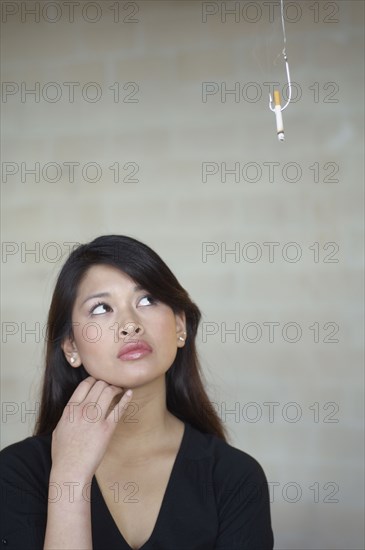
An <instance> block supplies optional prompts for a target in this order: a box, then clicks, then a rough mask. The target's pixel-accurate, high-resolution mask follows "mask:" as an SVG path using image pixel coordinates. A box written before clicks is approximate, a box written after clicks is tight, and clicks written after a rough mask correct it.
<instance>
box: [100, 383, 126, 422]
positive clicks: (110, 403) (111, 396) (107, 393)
mask: <svg viewBox="0 0 365 550" xmlns="http://www.w3.org/2000/svg"><path fill="white" fill-rule="evenodd" d="M123 392H124V390H123V388H120V387H119V386H113V385H112V384H110V385H107V386H106V387H105V388H104V389H103V390H102V392H101V393H100V395H99V398H98V401H97V405H98V406H100V408H101V409H102V411H103V413H104V417H106V416H108V414H109V411H110V410H111V409H113V408H114V406H115V404H116V402H117V401H119V400H120V398H121V396H122V395H121V394H123Z"/></svg>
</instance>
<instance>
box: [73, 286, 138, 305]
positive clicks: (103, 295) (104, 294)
mask: <svg viewBox="0 0 365 550" xmlns="http://www.w3.org/2000/svg"><path fill="white" fill-rule="evenodd" d="M140 290H143V286H141V285H136V286H135V287H134V288H133V291H134V292H139V291H140ZM110 297H111V294H110V292H98V293H97V294H91V295H90V296H88V297H87V298H85V300H84V301H83V302H82V304H81V305H82V306H83V305H84V304H85V303H86V302H88V301H89V300H93V299H94V298H110Z"/></svg>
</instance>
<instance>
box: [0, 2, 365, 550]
mask: <svg viewBox="0 0 365 550" xmlns="http://www.w3.org/2000/svg"><path fill="white" fill-rule="evenodd" d="M285 6H286V31H287V52H288V55H289V61H290V69H291V73H292V79H293V81H294V83H295V84H293V102H292V104H291V105H289V107H288V108H287V110H286V111H284V123H285V129H286V141H285V143H279V142H278V140H277V138H276V135H275V117H274V115H273V113H271V112H270V110H269V108H268V92H269V89H270V87H271V85H270V84H269V83H272V82H275V81H277V82H279V83H280V89H281V90H282V91H283V93H284V94H285V92H286V88H285V67H284V64H283V59H282V57H281V50H282V47H283V43H282V31H281V22H280V18H279V2H278V1H276V2H275V1H268V2H223V3H220V2H203V3H202V2H197V1H196V2H190V1H166V2H163V1H162V2H160V1H138V2H111V1H110V2H109V1H99V2H76V3H75V2H71V3H66V2H62V1H59V2H32V1H28V2H2V31H3V38H2V56H3V59H2V63H3V69H2V80H3V89H2V104H1V110H2V118H3V122H2V128H3V138H4V139H3V147H2V152H3V158H2V209H3V212H2V214H3V222H2V224H3V225H2V239H3V245H2V246H3V255H2V274H3V287H2V299H3V314H2V329H3V336H2V341H3V347H2V362H1V379H2V392H3V394H2V399H3V415H2V435H1V443H2V446H5V445H8V444H9V443H12V442H13V441H17V440H19V439H21V438H24V437H26V436H27V435H29V434H30V433H31V431H32V427H33V422H34V414H33V413H32V412H29V411H28V410H30V411H31V410H32V409H34V407H35V403H36V402H37V399H38V394H37V391H38V388H39V382H40V378H41V373H42V350H43V347H42V328H43V327H44V323H45V318H46V313H47V308H48V304H49V300H50V296H51V292H52V287H53V284H54V280H55V276H56V274H57V272H58V270H59V268H60V266H61V264H62V261H63V259H64V257H65V256H66V255H67V252H68V250H69V248H70V246H72V245H71V244H70V243H75V242H85V241H88V240H90V239H92V238H94V237H95V236H97V235H100V234H105V233H120V234H126V235H131V236H134V237H136V238H138V239H140V240H142V241H145V242H146V243H147V244H149V245H150V246H152V248H154V249H156V251H157V252H158V253H159V254H160V255H161V256H162V258H164V259H165V261H166V262H167V263H168V264H169V265H170V267H171V268H172V269H173V271H174V272H175V273H176V275H177V277H178V278H179V280H180V281H181V283H182V284H183V286H185V287H186V288H187V289H188V291H189V292H190V294H191V296H192V297H193V299H194V300H195V301H196V302H197V303H198V305H199V306H200V307H201V309H202V311H203V314H204V319H203V323H202V326H201V330H200V333H199V350H200V355H201V359H202V363H203V366H204V372H205V375H206V379H207V384H208V388H209V393H210V395H211V399H212V401H214V403H216V406H217V409H218V411H219V413H220V415H221V417H222V419H223V420H224V421H225V422H226V423H227V425H228V426H229V429H230V433H231V436H232V444H233V445H234V446H237V447H239V448H241V449H244V450H246V451H247V452H249V453H250V454H252V455H253V456H255V457H256V458H257V459H258V460H259V461H260V462H261V464H262V465H263V467H264V469H265V471H266V474H267V477H268V480H269V482H270V486H271V497H272V515H273V527H274V531H275V537H276V548H277V549H294V548H296V549H323V550H324V549H329V548H331V549H345V548H346V549H347V550H348V549H360V548H364V538H363V530H362V529H363V528H362V526H363V488H362V487H363V458H364V457H363V428H362V425H363V400H362V388H363V370H362V369H363V364H362V358H363V355H362V335H363V329H364V327H363V313H362V306H361V303H362V300H363V294H362V293H363V286H362V265H363V264H362V260H363V257H362V230H363V225H362V215H363V204H362V198H363V194H362V181H363V171H362V168H363V164H362V159H363V148H362V146H363V144H362V140H363V107H362V102H360V100H361V99H362V93H363V76H364V74H363V62H364V55H363V46H364V43H363V42H364V40H363V38H364V26H363V25H364V23H363V21H364V17H363V7H364V4H363V2H362V1H352V0H346V2H345V1H336V2H324V1H322V0H321V1H320V2H309V1H308V2H307V1H305V2H286V4H285ZM232 10H233V11H232ZM264 83H266V84H264ZM32 89H33V90H34V91H33V93H32V92H31V90H32ZM229 90H231V91H232V90H233V91H234V93H229ZM36 163H38V164H36ZM73 163H74V164H73ZM76 163H78V164H76ZM90 163H91V164H90ZM118 169H119V173H118ZM32 170H33V173H32ZM230 170H231V171H230ZM232 170H234V172H232ZM265 243H266V244H265ZM269 243H274V244H269ZM32 251H33V252H32ZM229 251H234V253H229ZM32 329H33V332H32ZM232 330H235V333H232V332H229V331H232ZM27 411H28V412H27Z"/></svg>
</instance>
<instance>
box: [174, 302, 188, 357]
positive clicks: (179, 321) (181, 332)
mask: <svg viewBox="0 0 365 550" xmlns="http://www.w3.org/2000/svg"><path fill="white" fill-rule="evenodd" d="M175 323H176V337H177V346H178V347H179V348H182V347H183V346H184V345H185V340H186V318H185V312H184V311H182V312H181V313H175Z"/></svg>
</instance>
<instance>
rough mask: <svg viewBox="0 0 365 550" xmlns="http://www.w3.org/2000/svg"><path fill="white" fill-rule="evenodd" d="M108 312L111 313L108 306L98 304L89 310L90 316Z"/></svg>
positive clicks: (102, 303) (101, 303)
mask: <svg viewBox="0 0 365 550" xmlns="http://www.w3.org/2000/svg"><path fill="white" fill-rule="evenodd" d="M109 311H112V308H111V307H110V306H108V304H105V303H104V302H100V303H99V304H96V305H94V306H93V307H92V308H91V310H90V313H91V314H92V315H101V314H102V313H108V312H109Z"/></svg>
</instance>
